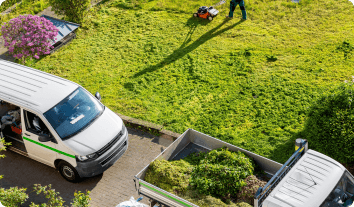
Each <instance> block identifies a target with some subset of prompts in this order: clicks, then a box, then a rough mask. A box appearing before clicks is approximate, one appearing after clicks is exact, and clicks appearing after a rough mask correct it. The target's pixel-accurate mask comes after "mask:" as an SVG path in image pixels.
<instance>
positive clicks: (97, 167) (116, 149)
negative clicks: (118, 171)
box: [75, 131, 128, 178]
mask: <svg viewBox="0 0 354 207" xmlns="http://www.w3.org/2000/svg"><path fill="white" fill-rule="evenodd" d="M127 149H128V132H127V131H126V133H125V134H124V135H123V136H122V138H121V141H120V142H119V143H116V144H115V145H114V146H112V148H111V149H109V150H108V151H107V152H105V153H104V155H102V156H100V157H98V158H97V159H95V160H92V161H88V162H77V166H76V167H75V169H76V171H77V172H78V173H79V175H80V177H81V178H85V177H92V176H95V175H99V174H102V173H103V172H104V171H106V170H107V169H108V168H109V167H111V166H112V165H113V164H114V163H115V162H116V161H117V160H118V159H119V158H120V157H121V156H122V155H123V154H124V152H125V151H127ZM107 160H108V161H107ZM103 162H105V163H104V164H102V163H103Z"/></svg>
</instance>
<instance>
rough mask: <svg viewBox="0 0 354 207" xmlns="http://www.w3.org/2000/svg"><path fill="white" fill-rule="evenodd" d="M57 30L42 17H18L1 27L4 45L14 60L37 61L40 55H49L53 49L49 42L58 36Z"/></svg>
mask: <svg viewBox="0 0 354 207" xmlns="http://www.w3.org/2000/svg"><path fill="white" fill-rule="evenodd" d="M58 31H59V30H58V29H57V28H56V27H55V26H54V25H53V23H52V22H50V21H49V20H47V19H45V18H44V17H39V16H34V15H20V16H18V17H17V18H13V19H11V20H10V21H9V22H8V23H6V22H5V23H4V24H3V25H2V27H1V33H2V35H3V38H4V41H5V44H4V46H5V47H7V49H8V50H9V53H10V54H11V55H13V57H14V58H17V59H21V60H22V62H23V63H24V62H25V60H26V58H28V57H29V58H32V57H34V58H36V59H39V56H40V55H43V54H49V53H50V49H52V48H53V46H52V44H51V40H54V39H55V37H56V36H57V35H58Z"/></svg>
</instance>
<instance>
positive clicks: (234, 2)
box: [229, 0, 247, 19]
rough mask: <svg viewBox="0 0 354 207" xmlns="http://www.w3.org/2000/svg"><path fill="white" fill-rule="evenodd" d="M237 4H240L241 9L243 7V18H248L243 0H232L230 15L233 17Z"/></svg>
mask: <svg viewBox="0 0 354 207" xmlns="http://www.w3.org/2000/svg"><path fill="white" fill-rule="evenodd" d="M237 4H239V5H240V9H241V12H242V18H243V19H247V15H246V9H245V2H244V1H243V0H241V1H239V2H237V1H236V0H231V1H230V13H229V17H233V16H234V11H235V8H236V6H237Z"/></svg>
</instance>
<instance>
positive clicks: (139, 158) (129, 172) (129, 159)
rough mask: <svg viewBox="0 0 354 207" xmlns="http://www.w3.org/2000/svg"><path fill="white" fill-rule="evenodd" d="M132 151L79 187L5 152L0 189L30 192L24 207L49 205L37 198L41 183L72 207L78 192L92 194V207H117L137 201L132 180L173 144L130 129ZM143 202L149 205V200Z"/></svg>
mask: <svg viewBox="0 0 354 207" xmlns="http://www.w3.org/2000/svg"><path fill="white" fill-rule="evenodd" d="M128 132H129V147H128V150H127V151H126V152H125V153H124V155H123V156H122V157H121V158H120V159H119V160H118V161H117V162H116V163H115V164H114V165H113V166H112V167H110V168H109V169H108V170H106V171H105V172H104V173H103V174H102V175H98V176H95V177H92V178H87V179H84V180H83V181H81V182H80V183H70V182H67V181H66V180H65V179H64V178H62V177H61V175H60V174H59V172H58V171H56V170H55V169H54V168H51V167H49V166H46V165H44V164H41V163H39V162H37V161H34V160H32V159H30V158H27V157H24V156H22V155H19V154H16V153H14V152H11V151H6V152H3V153H2V154H5V155H6V157H5V158H2V159H0V166H1V167H0V175H4V178H3V179H1V180H0V187H3V188H5V189H8V188H10V187H14V186H18V187H24V188H27V194H29V199H28V200H27V201H26V203H25V204H23V205H22V206H29V205H30V203H31V202H34V203H37V204H40V203H46V202H47V199H46V198H45V197H44V196H43V195H36V194H35V193H34V192H31V191H32V190H33V185H34V184H36V183H38V184H41V185H42V186H44V185H49V184H52V188H53V189H55V191H57V192H60V196H61V197H62V198H63V199H64V200H65V203H64V204H66V205H69V204H70V202H71V199H73V197H74V192H75V191H81V192H84V191H86V190H89V191H91V194H90V196H91V199H92V200H91V202H90V204H91V206H93V207H95V206H97V207H98V206H110V207H112V206H113V207H114V206H116V205H118V204H119V203H121V202H123V201H127V200H129V198H130V197H131V196H134V198H135V199H137V198H138V194H137V192H136V190H135V187H134V181H133V177H134V175H136V174H137V173H138V172H140V170H142V169H143V168H144V167H145V166H146V165H148V164H149V163H150V162H151V161H152V160H153V159H154V158H155V157H156V156H157V155H159V154H160V153H161V151H163V150H164V149H165V148H166V147H167V146H169V145H170V144H171V143H172V141H169V140H166V139H163V138H159V137H156V136H153V135H151V134H148V133H145V132H142V131H140V130H136V129H132V128H128ZM141 202H143V203H145V204H148V199H147V198H144V199H143V200H142V201H141Z"/></svg>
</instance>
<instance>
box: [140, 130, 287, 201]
mask: <svg viewBox="0 0 354 207" xmlns="http://www.w3.org/2000/svg"><path fill="white" fill-rule="evenodd" d="M224 146H226V147H228V148H229V150H230V151H241V152H243V153H245V154H246V155H248V156H249V157H252V158H253V160H254V162H255V163H256V164H257V165H259V166H260V167H261V168H262V169H263V170H264V171H265V173H266V174H267V175H268V176H270V177H271V176H273V175H274V174H275V173H276V172H277V171H278V170H279V169H280V168H281V167H282V164H280V163H278V162H275V161H273V160H270V159H268V158H265V157H262V156H260V155H257V154H255V153H252V152H250V151H247V150H244V149H242V148H239V147H236V146H234V145H231V144H229V143H227V142H224V141H221V140H219V139H216V138H213V137H211V136H208V135H206V134H203V133H201V132H198V131H195V130H193V129H188V130H186V131H185V132H184V133H183V134H182V135H181V136H180V137H178V138H177V139H176V140H175V141H174V142H173V143H172V144H171V145H170V146H168V147H167V148H166V149H165V150H164V151H163V152H161V154H159V155H158V156H157V157H156V158H155V159H154V160H161V159H164V160H179V159H183V158H184V157H186V156H188V155H189V154H191V153H193V152H200V151H202V152H208V151H211V150H214V149H218V148H221V147H224ZM154 160H152V162H153V161H154ZM149 165H150V164H149ZM149 165H147V166H146V167H145V168H144V169H142V170H141V171H140V172H139V173H138V174H137V175H135V177H134V182H135V188H136V190H137V191H138V193H139V194H142V195H144V196H146V197H148V198H150V199H152V200H155V201H157V202H159V203H160V204H164V205H166V206H173V207H184V206H190V207H191V206H193V207H197V205H195V204H193V203H191V202H188V201H186V200H184V199H182V198H180V197H178V196H176V195H174V194H172V193H169V192H167V191H165V190H163V189H161V188H158V187H156V186H154V185H152V184H150V183H148V182H146V181H144V177H145V174H146V171H147V169H148V167H149Z"/></svg>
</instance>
